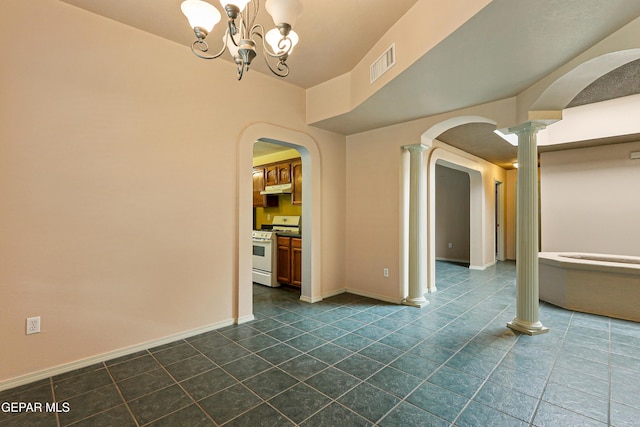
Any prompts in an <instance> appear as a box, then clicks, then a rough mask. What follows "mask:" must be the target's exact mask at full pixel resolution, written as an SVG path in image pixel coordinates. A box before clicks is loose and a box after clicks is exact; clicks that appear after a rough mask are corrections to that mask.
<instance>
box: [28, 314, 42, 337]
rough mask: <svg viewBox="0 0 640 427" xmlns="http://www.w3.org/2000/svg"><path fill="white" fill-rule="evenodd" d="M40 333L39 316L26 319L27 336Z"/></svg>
mask: <svg viewBox="0 0 640 427" xmlns="http://www.w3.org/2000/svg"><path fill="white" fill-rule="evenodd" d="M39 333H40V316H36V317H27V335H30V334H39Z"/></svg>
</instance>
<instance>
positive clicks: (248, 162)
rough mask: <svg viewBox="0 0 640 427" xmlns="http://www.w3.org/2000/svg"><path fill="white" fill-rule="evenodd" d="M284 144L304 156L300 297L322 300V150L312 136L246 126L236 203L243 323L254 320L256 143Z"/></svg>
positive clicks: (239, 318)
mask: <svg viewBox="0 0 640 427" xmlns="http://www.w3.org/2000/svg"><path fill="white" fill-rule="evenodd" d="M258 140H262V141H266V142H271V143H276V144H282V145H285V146H289V147H292V148H295V149H296V150H298V152H299V153H300V157H301V159H302V180H303V182H304V185H303V189H302V200H303V203H302V229H303V233H304V238H303V247H302V265H303V267H302V270H303V276H302V287H301V295H300V299H301V300H302V301H306V302H317V301H320V300H321V299H322V297H321V289H320V284H321V283H322V281H321V271H322V269H321V262H322V259H321V256H320V255H321V251H320V248H321V223H320V198H321V188H320V170H321V164H320V153H319V150H318V147H317V144H316V142H315V141H314V140H313V138H311V137H310V136H309V135H307V134H305V133H302V132H298V131H294V130H291V129H286V128H281V127H279V126H275V125H271V124H267V123H257V124H254V125H251V126H249V127H248V128H246V129H245V130H244V131H243V132H242V134H241V135H240V138H239V139H238V171H239V172H238V188H237V191H238V205H237V218H238V220H237V230H236V233H237V240H236V241H237V247H236V253H237V255H236V265H237V269H236V277H235V279H236V281H235V282H236V283H235V302H236V307H237V308H236V313H235V317H236V321H237V323H244V322H247V321H250V320H253V300H252V294H253V291H252V289H253V287H252V280H251V269H252V256H251V254H252V241H251V229H252V222H253V214H252V178H251V170H252V159H253V144H254V143H255V142H256V141H258Z"/></svg>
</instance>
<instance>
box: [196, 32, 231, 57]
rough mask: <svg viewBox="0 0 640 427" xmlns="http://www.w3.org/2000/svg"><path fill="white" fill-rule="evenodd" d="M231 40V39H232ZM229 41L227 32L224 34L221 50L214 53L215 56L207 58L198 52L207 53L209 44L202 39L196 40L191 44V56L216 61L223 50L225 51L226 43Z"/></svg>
mask: <svg viewBox="0 0 640 427" xmlns="http://www.w3.org/2000/svg"><path fill="white" fill-rule="evenodd" d="M232 39H233V37H232ZM228 40H229V32H228V31H227V32H226V33H225V36H224V40H223V41H222V49H220V51H219V52H218V53H216V54H215V55H212V56H209V55H204V54H202V53H200V52H208V51H209V44H208V43H207V42H206V41H205V40H204V39H200V38H199V39H198V40H196V41H194V42H193V43H191V52H193V54H194V55H195V56H197V57H198V58H202V59H216V58H219V57H220V55H222V54H223V53H224V51H225V50H227V41H228Z"/></svg>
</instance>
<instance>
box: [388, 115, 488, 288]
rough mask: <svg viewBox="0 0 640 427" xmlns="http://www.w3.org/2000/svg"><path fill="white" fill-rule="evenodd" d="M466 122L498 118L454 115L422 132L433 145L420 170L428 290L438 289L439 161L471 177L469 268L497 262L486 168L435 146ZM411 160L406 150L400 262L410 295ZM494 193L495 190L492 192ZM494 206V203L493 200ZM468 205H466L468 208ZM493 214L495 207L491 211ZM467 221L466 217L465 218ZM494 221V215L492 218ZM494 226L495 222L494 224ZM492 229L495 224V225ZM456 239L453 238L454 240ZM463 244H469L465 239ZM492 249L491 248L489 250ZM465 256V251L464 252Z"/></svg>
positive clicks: (404, 285)
mask: <svg viewBox="0 0 640 427" xmlns="http://www.w3.org/2000/svg"><path fill="white" fill-rule="evenodd" d="M467 123H488V124H493V125H495V124H496V122H495V121H493V120H490V119H487V118H485V117H480V116H463V117H455V118H452V119H448V120H445V121H443V122H440V123H438V124H436V125H434V126H432V127H431V128H429V129H428V130H427V131H426V132H424V133H423V134H422V136H421V143H422V144H423V145H424V146H426V147H430V149H429V150H427V151H425V152H424V156H426V158H427V159H428V162H427V161H425V164H426V165H427V166H426V167H425V168H424V170H422V171H421V174H422V177H421V179H423V180H426V182H427V185H426V186H425V187H426V191H424V194H422V195H420V200H421V201H422V202H423V203H424V206H425V208H424V209H423V212H424V215H423V218H421V221H423V223H424V224H425V226H424V227H422V229H423V230H424V231H423V233H422V235H421V236H420V237H419V238H420V242H421V243H420V245H422V247H423V248H425V249H426V250H423V253H426V254H427V259H426V260H425V262H426V265H427V268H426V269H423V270H422V274H423V275H424V276H423V277H424V283H426V291H428V292H435V291H436V290H437V289H436V279H435V278H436V275H435V266H436V257H437V255H436V253H437V252H436V165H438V166H441V167H442V166H443V167H446V168H449V169H452V170H455V171H458V172H461V173H464V174H466V175H467V176H468V180H469V205H468V211H469V219H468V223H469V232H468V247H469V251H468V258H469V260H468V262H469V268H471V269H478V270H483V269H485V268H487V267H488V266H490V265H493V264H494V263H495V259H496V258H495V250H494V249H493V248H494V247H495V242H494V238H493V232H492V231H487V230H486V227H485V222H486V219H488V217H489V214H488V213H487V212H485V211H486V205H487V203H488V202H487V201H486V200H485V199H486V194H487V193H486V191H485V185H484V180H483V169H482V167H481V165H480V164H478V163H477V162H475V161H473V160H471V159H469V158H467V157H463V156H461V155H459V154H456V153H454V152H453V151H448V150H446V149H444V148H441V147H432V146H433V142H434V140H435V139H436V138H437V137H438V136H439V135H441V134H442V133H444V132H446V131H447V130H448V129H451V128H454V127H457V126H461V125H464V124H467ZM408 164H409V162H408V154H407V153H406V152H405V153H403V157H402V170H403V176H402V181H401V182H402V189H401V195H402V199H401V208H402V210H403V215H402V222H401V224H400V226H401V230H402V234H401V235H402V236H403V242H402V245H401V253H400V259H401V265H402V270H401V271H402V272H403V279H402V288H401V290H402V292H403V294H404V295H407V290H408V274H407V268H408V267H407V265H408V259H409V255H408V243H407V242H408V240H409V238H408V236H409V233H410V232H411V231H410V230H409V227H408V206H409V197H410V196H409V194H410V192H409V190H408V188H409V174H410V171H409V167H408V166H409V165H408ZM492 185H493V182H492ZM491 194H493V191H492V192H491ZM491 207H493V203H491ZM465 209H467V208H465ZM490 216H491V217H492V216H493V211H492V213H491V215H490ZM464 221H466V219H465V220H464ZM492 222H494V221H493V218H492ZM492 227H493V226H492ZM492 229H493V228H492ZM448 243H450V242H448V241H447V242H445V245H446V246H447V247H448ZM451 243H453V242H451ZM487 244H489V245H490V246H491V248H490V249H487ZM463 245H467V243H466V239H465V243H463ZM487 251H489V252H490V254H489V252H487ZM465 257H466V255H465Z"/></svg>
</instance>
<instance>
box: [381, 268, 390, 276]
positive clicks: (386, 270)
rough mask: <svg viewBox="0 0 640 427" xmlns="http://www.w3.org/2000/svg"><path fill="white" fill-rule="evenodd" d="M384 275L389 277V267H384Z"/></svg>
mask: <svg viewBox="0 0 640 427" xmlns="http://www.w3.org/2000/svg"><path fill="white" fill-rule="evenodd" d="M382 275H383V276H384V277H389V269H388V268H383V269H382Z"/></svg>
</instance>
